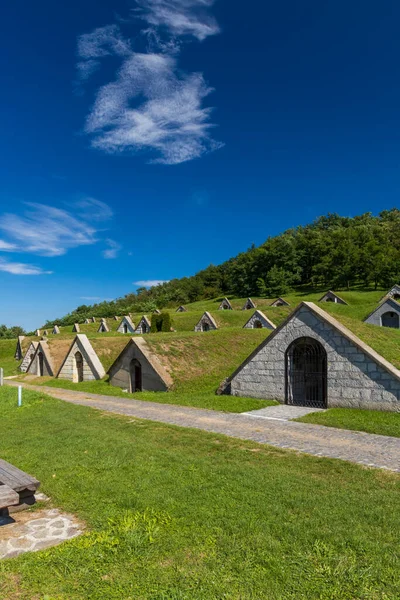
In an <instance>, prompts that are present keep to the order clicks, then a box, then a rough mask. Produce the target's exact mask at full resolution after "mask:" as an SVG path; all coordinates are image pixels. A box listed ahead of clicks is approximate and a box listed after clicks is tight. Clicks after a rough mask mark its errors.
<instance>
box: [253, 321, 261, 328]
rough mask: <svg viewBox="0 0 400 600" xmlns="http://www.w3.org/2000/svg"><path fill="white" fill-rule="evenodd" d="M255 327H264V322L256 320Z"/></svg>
mask: <svg viewBox="0 0 400 600" xmlns="http://www.w3.org/2000/svg"><path fill="white" fill-rule="evenodd" d="M254 329H262V323H261V321H258V320H256V321H254Z"/></svg>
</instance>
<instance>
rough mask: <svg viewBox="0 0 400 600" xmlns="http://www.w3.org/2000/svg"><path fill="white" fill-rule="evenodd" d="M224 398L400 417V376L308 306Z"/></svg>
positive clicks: (259, 351) (234, 378)
mask: <svg viewBox="0 0 400 600" xmlns="http://www.w3.org/2000/svg"><path fill="white" fill-rule="evenodd" d="M224 393H230V394H232V395H234V396H243V397H253V398H265V399H275V400H278V401H279V402H281V403H286V404H289V405H296V406H309V407H313V408H327V407H346V408H363V409H374V410H388V411H400V371H399V370H398V369H396V368H395V367H394V366H393V365H392V364H391V363H389V362H388V361H387V360H386V359H384V358H383V357H382V356H380V355H379V354H378V353H377V352H375V350H373V349H372V348H370V347H369V346H368V345H367V344H365V343H364V342H363V341H362V340H360V339H359V338H358V337H357V336H355V335H354V334H353V333H352V332H351V331H350V330H349V329H347V328H346V327H344V326H343V325H342V324H341V323H339V322H338V321H337V320H336V319H334V318H333V317H332V316H331V315H329V314H328V313H326V312H325V311H324V310H322V308H320V307H319V306H316V305H315V304H313V303H311V302H302V303H301V304H300V305H299V306H298V307H297V308H296V310H295V311H294V312H293V313H292V314H291V315H290V316H289V317H288V318H287V319H286V321H285V322H284V323H283V324H282V325H281V326H280V327H278V328H277V329H275V331H273V332H272V333H271V334H270V336H269V337H268V338H267V339H266V340H265V341H264V342H262V344H260V346H259V347H258V348H256V350H255V351H254V352H253V353H252V354H251V355H250V356H249V357H248V358H247V359H246V360H245V361H244V362H243V364H242V365H241V366H240V367H239V368H238V369H237V370H236V371H235V372H234V373H233V374H232V375H231V377H229V378H228V379H227V381H226V382H225V384H224Z"/></svg>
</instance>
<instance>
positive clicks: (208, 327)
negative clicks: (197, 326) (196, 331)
mask: <svg viewBox="0 0 400 600" xmlns="http://www.w3.org/2000/svg"><path fill="white" fill-rule="evenodd" d="M202 329H203V331H210V326H209V324H208V323H203V327H202Z"/></svg>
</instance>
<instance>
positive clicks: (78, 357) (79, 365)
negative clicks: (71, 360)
mask: <svg viewBox="0 0 400 600" xmlns="http://www.w3.org/2000/svg"><path fill="white" fill-rule="evenodd" d="M75 367H76V371H75V378H76V383H81V381H83V356H82V354H81V353H80V352H76V354H75Z"/></svg>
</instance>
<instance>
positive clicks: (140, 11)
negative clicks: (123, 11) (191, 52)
mask: <svg viewBox="0 0 400 600" xmlns="http://www.w3.org/2000/svg"><path fill="white" fill-rule="evenodd" d="M214 2H215V0H137V4H138V8H136V9H134V12H135V13H136V14H137V15H138V16H140V17H141V18H143V19H144V20H146V21H147V22H148V23H149V24H150V25H152V26H154V27H164V28H166V29H167V30H168V31H169V32H170V33H171V34H173V35H175V36H185V35H189V36H194V37H195V38H197V39H198V40H200V41H202V40H204V39H205V38H206V37H208V36H209V35H216V34H217V33H219V31H220V28H219V26H218V23H217V22H216V20H215V19H214V17H213V16H212V15H210V14H209V13H208V11H207V9H208V8H210V7H211V6H212V5H213V4H214Z"/></svg>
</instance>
